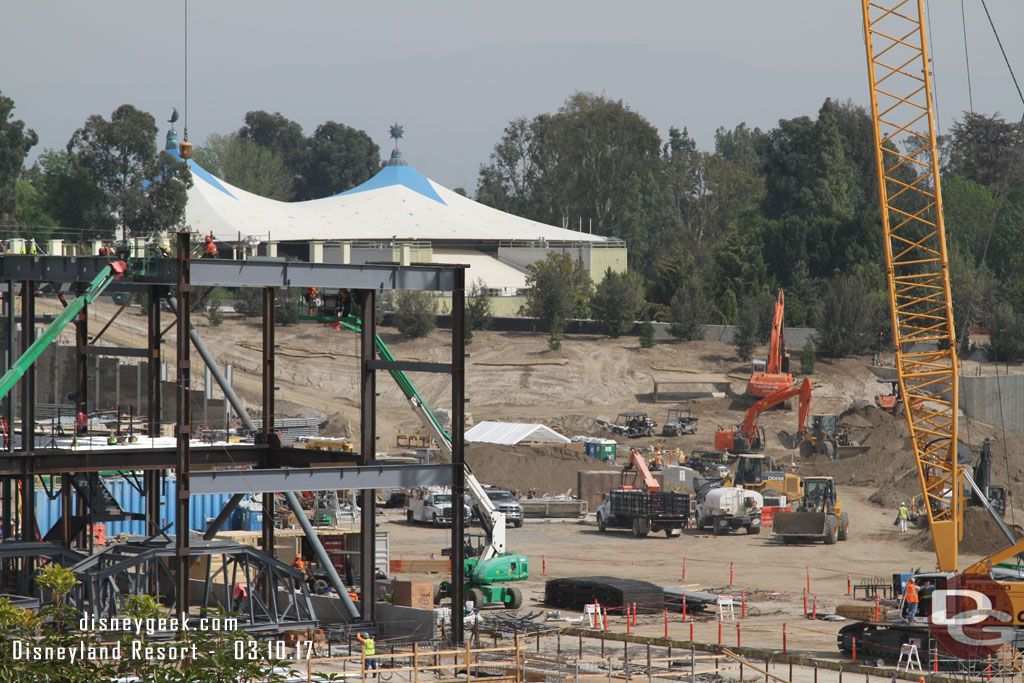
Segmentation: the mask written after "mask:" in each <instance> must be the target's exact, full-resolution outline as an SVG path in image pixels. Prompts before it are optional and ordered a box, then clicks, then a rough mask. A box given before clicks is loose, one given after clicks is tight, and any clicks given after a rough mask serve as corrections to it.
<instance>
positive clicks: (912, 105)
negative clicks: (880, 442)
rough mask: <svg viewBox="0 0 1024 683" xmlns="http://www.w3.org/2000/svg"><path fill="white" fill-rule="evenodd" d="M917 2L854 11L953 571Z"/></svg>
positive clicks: (901, 364)
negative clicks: (860, 20) (860, 25)
mask: <svg viewBox="0 0 1024 683" xmlns="http://www.w3.org/2000/svg"><path fill="white" fill-rule="evenodd" d="M922 2H923V0H884V1H877V2H872V1H869V0H862V9H863V13H864V37H865V44H866V48H867V57H868V77H869V80H870V87H871V114H872V120H873V123H874V131H875V159H876V163H877V166H878V175H879V179H880V182H879V189H880V194H881V202H882V226H883V229H884V232H885V258H886V275H887V278H888V285H889V300H890V304H891V311H892V328H893V336H894V343H895V348H896V369H897V371H898V375H899V382H900V391H901V396H902V397H903V405H904V407H905V408H906V410H905V413H906V418H907V425H908V426H909V428H910V435H911V438H912V439H913V443H914V455H915V458H916V462H917V470H918V475H919V477H920V479H921V485H922V488H923V490H924V491H925V494H926V498H927V503H928V504H927V506H926V507H927V510H928V519H929V522H930V523H931V528H932V537H933V538H934V539H935V554H936V556H937V557H938V564H939V569H941V570H944V571H955V570H956V568H957V545H958V541H959V536H960V534H961V533H962V529H963V509H962V507H963V506H962V501H961V488H962V483H961V477H960V476H959V471H960V466H959V465H958V464H957V459H956V444H957V400H958V386H957V356H956V346H957V345H956V332H955V328H954V326H953V310H952V305H951V301H952V297H951V295H950V288H949V259H948V255H947V253H946V233H945V227H944V224H943V219H942V192H941V186H940V181H939V158H938V147H937V144H936V139H935V115H934V106H933V99H932V86H931V72H930V69H931V64H930V63H929V60H928V50H927V40H926V37H925V24H924V8H923V6H922ZM915 344H923V345H925V346H926V350H924V351H919V350H913V348H915V347H914V345H915ZM936 346H937V347H938V348H937V349H936V348H935V347H936ZM917 348H919V347H917Z"/></svg>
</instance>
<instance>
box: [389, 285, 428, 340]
mask: <svg viewBox="0 0 1024 683" xmlns="http://www.w3.org/2000/svg"><path fill="white" fill-rule="evenodd" d="M435 316H436V312H435V308H434V297H433V295H432V294H431V293H429V292H396V293H395V327H396V328H398V331H399V332H401V333H402V334H403V335H405V336H406V337H409V338H410V339H418V338H420V337H425V336H427V335H428V334H430V333H431V332H433V331H434V328H435V327H437V320H436V317H435Z"/></svg>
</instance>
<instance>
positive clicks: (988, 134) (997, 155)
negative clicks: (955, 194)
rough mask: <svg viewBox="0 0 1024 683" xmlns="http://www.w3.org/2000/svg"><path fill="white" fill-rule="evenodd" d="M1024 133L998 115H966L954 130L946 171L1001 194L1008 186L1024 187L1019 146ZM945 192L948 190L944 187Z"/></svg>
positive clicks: (1022, 159)
mask: <svg viewBox="0 0 1024 683" xmlns="http://www.w3.org/2000/svg"><path fill="white" fill-rule="evenodd" d="M1022 138H1024V133H1022V131H1021V130H1020V129H1019V128H1018V126H1017V124H1016V123H1012V122H1009V121H1006V120H1004V119H1003V118H1002V117H1001V116H999V115H998V114H996V115H993V116H986V115H985V114H976V113H974V112H964V115H963V119H962V120H960V121H957V122H955V123H954V124H953V126H952V127H951V129H950V141H949V159H948V161H947V163H946V167H945V169H944V170H945V172H946V173H948V174H949V175H954V176H960V177H962V178H965V179H967V180H970V181H972V182H975V183H977V184H979V185H982V186H984V187H987V188H988V189H989V190H991V191H992V192H993V193H996V194H998V193H1000V192H1001V191H1002V190H1003V189H1004V187H1021V186H1022V185H1024V155H1021V154H1020V153H1019V152H1018V151H1017V147H1019V146H1020V144H1021V143H1022V142H1024V139H1022ZM943 189H945V188H943Z"/></svg>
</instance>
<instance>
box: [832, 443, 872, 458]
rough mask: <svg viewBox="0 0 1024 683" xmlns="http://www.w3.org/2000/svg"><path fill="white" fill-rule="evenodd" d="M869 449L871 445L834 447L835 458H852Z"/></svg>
mask: <svg viewBox="0 0 1024 683" xmlns="http://www.w3.org/2000/svg"><path fill="white" fill-rule="evenodd" d="M870 450H871V446H840V447H839V448H837V449H836V460H842V459H843V458H853V457H855V456H858V455H862V454H864V453H867V452H868V451H870Z"/></svg>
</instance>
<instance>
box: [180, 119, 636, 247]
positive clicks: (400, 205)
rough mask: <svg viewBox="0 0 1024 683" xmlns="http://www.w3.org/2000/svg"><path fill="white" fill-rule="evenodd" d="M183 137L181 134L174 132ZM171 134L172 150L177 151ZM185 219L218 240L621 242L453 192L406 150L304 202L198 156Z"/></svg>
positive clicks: (193, 164) (193, 170) (191, 165)
mask: <svg viewBox="0 0 1024 683" xmlns="http://www.w3.org/2000/svg"><path fill="white" fill-rule="evenodd" d="M174 142H176V138H174ZM174 142H172V141H171V139H170V138H169V142H168V144H169V151H172V152H175V153H176V152H177V149H176V147H174V146H173V144H174ZM189 167H190V168H191V170H192V181H193V185H192V187H191V188H190V189H189V191H188V204H187V205H186V207H185V220H186V222H187V223H188V224H189V225H191V226H192V228H193V229H194V230H196V231H198V232H200V233H204V234H210V233H212V234H213V236H214V238H215V239H217V240H225V241H232V242H233V241H236V240H238V238H239V235H241V236H242V237H243V238H244V237H250V236H251V237H253V238H257V239H259V241H274V242H289V241H306V240H331V241H334V240H345V241H364V240H366V241H373V240H392V241H393V240H418V241H443V240H458V241H461V242H466V241H469V242H473V241H475V242H499V241H503V240H504V241H510V240H536V241H540V242H545V241H551V242H576V243H579V242H591V243H608V242H617V241H618V240H616V239H615V238H609V237H602V236H600V235H591V234H588V233H585V232H582V231H576V230H567V229H565V228H558V227H555V226H551V225H546V224H544V223H538V222H537V221H532V220H529V219H527V218H521V217H519V216H515V215H513V214H510V213H505V212H504V211H498V210H497V209H493V208H491V207H489V206H485V205H484V204H480V203H478V202H475V201H473V200H472V199H469V198H467V197H463V196H462V195H460V194H458V193H456V192H452V191H451V190H449V189H448V188H446V187H443V186H441V185H439V184H438V183H435V182H434V181H432V180H430V179H429V178H427V177H426V176H424V175H423V174H422V173H420V172H419V171H417V170H416V169H415V168H413V167H412V166H409V165H408V164H407V163H406V162H405V161H404V160H403V159H402V154H401V152H400V151H399V150H397V149H396V150H395V151H394V152H393V153H392V156H391V160H390V161H389V162H388V163H387V165H385V166H384V168H382V169H381V170H380V172H378V173H377V174H376V175H375V176H373V177H372V178H370V179H369V180H367V181H366V182H365V183H363V184H362V185H359V186H358V187H354V188H352V189H351V190H348V191H347V192H342V193H341V194H336V195H333V196H331V197H325V198H323V199H313V200H309V201H304V202H282V201H277V200H275V199H268V198H266V197H260V196H259V195H255V194H252V193H251V192H246V191H245V190H242V189H240V188H238V187H235V186H234V185H231V184H230V183H228V182H225V181H223V180H221V179H220V178H217V177H215V176H214V175H212V174H211V173H209V172H208V171H207V170H205V169H204V168H203V167H202V166H200V165H199V164H197V163H195V162H194V161H192V162H190V163H189Z"/></svg>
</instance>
